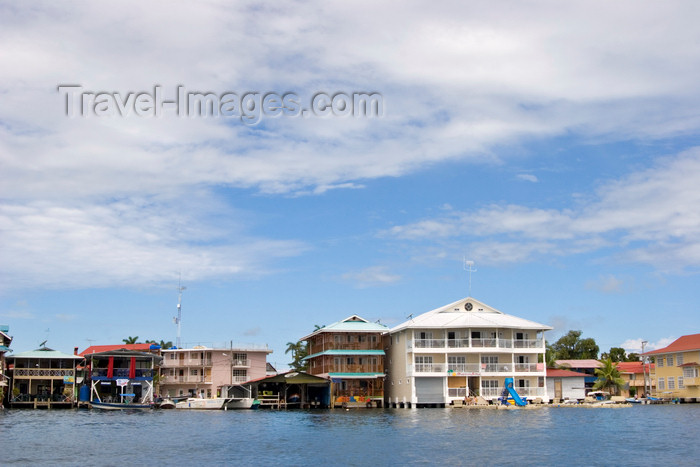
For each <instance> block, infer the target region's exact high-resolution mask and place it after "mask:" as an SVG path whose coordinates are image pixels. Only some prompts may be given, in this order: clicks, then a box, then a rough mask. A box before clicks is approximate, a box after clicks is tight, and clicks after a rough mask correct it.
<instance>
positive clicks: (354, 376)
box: [328, 373, 385, 379]
mask: <svg viewBox="0 0 700 467" xmlns="http://www.w3.org/2000/svg"><path fill="white" fill-rule="evenodd" d="M384 376H385V375H384V373H328V377H329V378H343V379H365V378H369V379H373V378H383V377H384Z"/></svg>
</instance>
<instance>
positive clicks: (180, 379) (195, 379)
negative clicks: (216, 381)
mask: <svg viewBox="0 0 700 467" xmlns="http://www.w3.org/2000/svg"><path fill="white" fill-rule="evenodd" d="M160 383H161V384H163V383H171V384H175V383H178V384H179V383H211V378H207V377H205V376H203V375H197V376H194V375H184V376H179V375H164V376H161V378H160Z"/></svg>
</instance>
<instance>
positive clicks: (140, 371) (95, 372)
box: [92, 368, 153, 378]
mask: <svg viewBox="0 0 700 467" xmlns="http://www.w3.org/2000/svg"><path fill="white" fill-rule="evenodd" d="M129 373H130V371H129V368H115V369H114V370H112V378H129ZM134 373H135V377H136V378H152V377H153V370H151V369H150V368H136V370H134ZM92 377H93V378H97V377H107V368H93V369H92Z"/></svg>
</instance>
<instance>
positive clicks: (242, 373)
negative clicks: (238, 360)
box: [233, 370, 248, 383]
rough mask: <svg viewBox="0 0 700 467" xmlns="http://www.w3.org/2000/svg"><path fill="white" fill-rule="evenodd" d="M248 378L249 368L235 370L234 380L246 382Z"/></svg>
mask: <svg viewBox="0 0 700 467" xmlns="http://www.w3.org/2000/svg"><path fill="white" fill-rule="evenodd" d="M247 380H248V370H233V381H234V382H239V383H240V382H245V381H247Z"/></svg>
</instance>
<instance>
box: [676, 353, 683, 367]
mask: <svg viewBox="0 0 700 467" xmlns="http://www.w3.org/2000/svg"><path fill="white" fill-rule="evenodd" d="M682 364H683V354H682V353H679V354H676V365H678V366H681V365H682Z"/></svg>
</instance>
